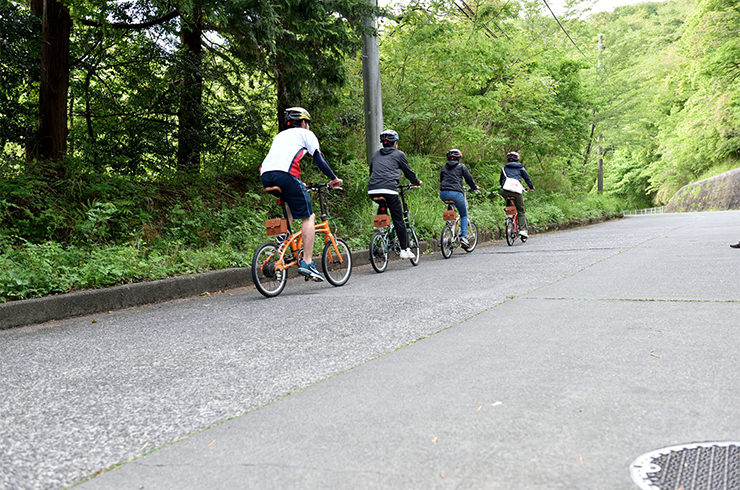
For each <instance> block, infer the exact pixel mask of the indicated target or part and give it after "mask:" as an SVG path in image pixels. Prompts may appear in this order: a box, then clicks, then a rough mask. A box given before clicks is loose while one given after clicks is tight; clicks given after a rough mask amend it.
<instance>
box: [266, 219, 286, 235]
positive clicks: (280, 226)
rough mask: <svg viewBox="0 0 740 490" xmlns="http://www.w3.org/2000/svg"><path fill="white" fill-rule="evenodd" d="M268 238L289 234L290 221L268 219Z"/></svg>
mask: <svg viewBox="0 0 740 490" xmlns="http://www.w3.org/2000/svg"><path fill="white" fill-rule="evenodd" d="M265 229H266V230H267V235H268V236H275V235H280V234H281V233H287V232H288V220H287V219H285V218H275V219H268V220H266V221H265Z"/></svg>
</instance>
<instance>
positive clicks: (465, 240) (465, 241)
mask: <svg viewBox="0 0 740 490" xmlns="http://www.w3.org/2000/svg"><path fill="white" fill-rule="evenodd" d="M460 245H462V246H463V247H464V248H468V247H469V246H470V242H468V237H466V236H461V237H460Z"/></svg>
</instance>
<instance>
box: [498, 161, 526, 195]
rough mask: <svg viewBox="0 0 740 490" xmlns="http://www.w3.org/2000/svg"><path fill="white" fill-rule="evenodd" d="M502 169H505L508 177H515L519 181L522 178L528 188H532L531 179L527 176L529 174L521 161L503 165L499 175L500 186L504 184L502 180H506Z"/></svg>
mask: <svg viewBox="0 0 740 490" xmlns="http://www.w3.org/2000/svg"><path fill="white" fill-rule="evenodd" d="M504 170H506V177H509V178H510V179H516V180H518V181H519V182H521V181H522V179H524V181H525V182H526V183H527V185H528V186H529V188H530V189H534V184H533V183H532V179H530V178H529V174H528V173H527V170H526V169H525V168H524V165H522V164H521V162H508V163H507V164H506V166H504V168H503V169H502V170H501V175H500V177H499V184H501V187H503V186H504V181H506V177H504Z"/></svg>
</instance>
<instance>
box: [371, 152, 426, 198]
mask: <svg viewBox="0 0 740 490" xmlns="http://www.w3.org/2000/svg"><path fill="white" fill-rule="evenodd" d="M401 172H403V174H404V175H405V176H406V178H407V179H409V182H411V183H412V184H413V185H419V184H420V182H419V178H418V177H417V176H416V174H415V173H414V171H413V170H411V167H409V161H408V160H407V159H406V154H405V153H404V152H402V151H401V150H399V149H397V148H381V149H380V150H378V151H376V152H375V155H373V159H372V160H371V161H370V180H369V181H368V183H367V190H368V191H374V190H379V189H385V190H389V191H393V192H396V187H398V184H399V183H400V182H401Z"/></svg>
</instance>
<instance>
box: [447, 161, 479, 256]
mask: <svg viewBox="0 0 740 490" xmlns="http://www.w3.org/2000/svg"><path fill="white" fill-rule="evenodd" d="M461 160H462V152H461V151H460V150H458V149H457V148H453V149H452V150H450V151H448V152H447V163H446V164H445V166H444V167H442V170H441V171H440V172H439V198H440V199H442V201H455V207H456V208H457V212H458V213H460V244H461V245H462V246H463V247H464V248H468V245H469V244H468V203H467V201H466V200H465V194H463V186H462V180H463V179H465V182H467V183H468V186H470V190H471V191H477V190H480V187H478V186H477V185H476V184H475V180H473V176H472V175H470V171H469V170H468V167H466V166H465V164H464V163H462V162H461Z"/></svg>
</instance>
